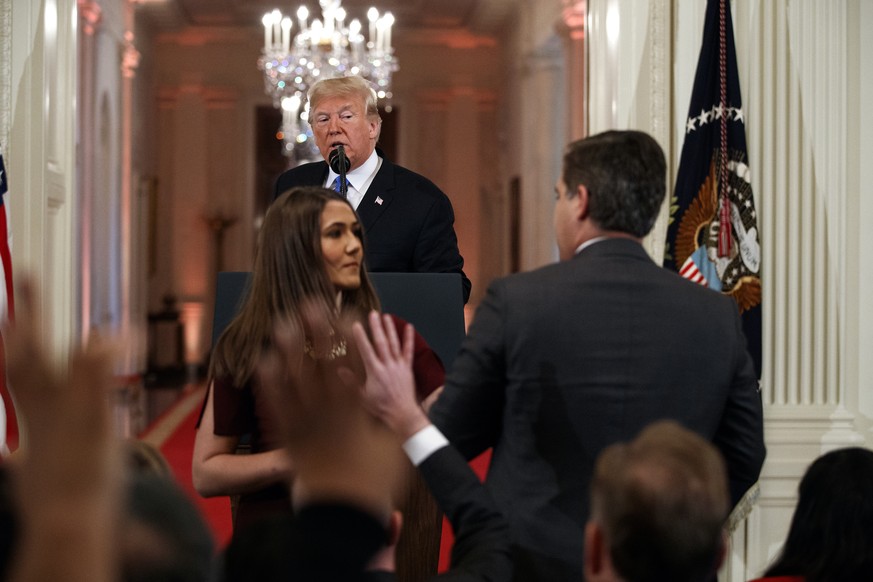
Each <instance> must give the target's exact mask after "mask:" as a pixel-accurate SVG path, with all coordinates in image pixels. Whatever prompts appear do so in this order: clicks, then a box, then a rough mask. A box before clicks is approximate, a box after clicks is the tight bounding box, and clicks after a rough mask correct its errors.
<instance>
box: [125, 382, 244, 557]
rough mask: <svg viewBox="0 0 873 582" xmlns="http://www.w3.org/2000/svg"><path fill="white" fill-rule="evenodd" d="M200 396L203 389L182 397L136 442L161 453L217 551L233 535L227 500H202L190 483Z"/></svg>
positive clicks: (202, 393) (222, 498) (201, 398)
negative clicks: (196, 510)
mask: <svg viewBox="0 0 873 582" xmlns="http://www.w3.org/2000/svg"><path fill="white" fill-rule="evenodd" d="M204 395H205V388H203V387H199V388H197V389H195V390H192V391H190V392H188V393H186V394H185V395H184V396H182V398H180V399H179V401H178V402H177V403H176V404H174V405H173V406H172V407H171V408H170V409H169V410H168V411H167V412H165V413H164V414H163V415H161V416H160V418H158V419H157V420H156V421H155V422H154V423H153V424H152V426H150V427H149V428H148V429H146V431H145V432H144V433H143V434H142V435H140V440H144V441H146V442H149V443H150V444H152V445H154V446H156V447H158V448H159V449H160V450H161V453H163V455H164V457H165V458H166V459H167V462H168V463H169V464H170V467H171V468H172V469H173V473H174V475H175V476H176V480H177V481H178V482H179V484H180V486H181V487H182V488H183V489H184V490H185V491H186V492H187V493H188V494H189V495H190V496H191V499H193V500H194V502H195V503H196V504H197V506H198V507H199V508H200V511H201V513H202V514H203V518H204V519H205V520H206V523H207V524H208V525H209V527H210V529H211V530H212V533H213V536H214V538H215V543H216V547H217V548H218V549H221V548H224V547H225V546H226V545H227V543H228V542H229V541H230V536H231V533H232V531H233V525H232V523H231V516H230V499H229V498H227V497H214V498H211V499H203V498H202V497H200V495H199V494H198V493H197V492H196V491H195V490H194V485H193V484H192V483H191V454H192V452H193V451H194V434H195V432H196V428H195V426H196V424H197V418H198V416H199V415H200V405H201V404H202V402H203V396H204Z"/></svg>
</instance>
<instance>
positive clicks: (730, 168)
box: [664, 0, 761, 378]
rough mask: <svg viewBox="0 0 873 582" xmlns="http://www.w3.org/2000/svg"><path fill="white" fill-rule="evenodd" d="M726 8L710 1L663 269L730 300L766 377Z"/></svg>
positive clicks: (755, 248) (754, 233)
mask: <svg viewBox="0 0 873 582" xmlns="http://www.w3.org/2000/svg"><path fill="white" fill-rule="evenodd" d="M745 120H746V117H745V111H744V110H743V101H742V98H741V95H740V78H739V70H738V67H737V57H736V47H735V45H734V32H733V23H732V21H731V8H730V1H729V0H707V4H706V20H705V22H704V26H703V41H702V43H701V47H700V57H699V60H698V62H697V72H696V74H695V77H694V86H693V89H692V92H691V104H690V106H689V107H688V118H687V120H686V123H685V141H684V143H683V145H682V156H681V158H680V160H679V172H678V175H677V176H676V188H675V191H674V193H673V197H672V199H671V201H670V224H669V226H668V229H667V249H666V252H665V255H664V266H665V267H667V268H670V269H673V270H675V271H677V272H679V273H680V274H681V275H682V276H683V277H686V278H687V279H689V280H690V281H693V282H695V283H698V284H700V285H704V286H706V287H709V288H710V289H713V290H715V291H718V292H720V293H724V294H726V295H730V296H731V297H733V298H734V299H735V300H736V302H737V306H738V307H739V310H740V313H741V314H742V317H743V331H744V332H745V335H746V340H747V342H748V348H749V353H750V354H751V355H752V359H753V360H754V361H755V368H756V371H757V373H758V377H759V378H760V377H761V243H760V241H761V237H760V231H759V230H758V224H757V220H758V215H757V211H756V210H755V199H754V196H753V194H752V183H751V179H750V168H749V165H750V164H749V157H748V154H747V149H746V125H745Z"/></svg>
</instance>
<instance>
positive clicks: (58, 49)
mask: <svg viewBox="0 0 873 582" xmlns="http://www.w3.org/2000/svg"><path fill="white" fill-rule="evenodd" d="M75 6H76V3H75V1H74V0H42V1H39V2H37V1H33V0H3V1H2V2H0V23H2V26H4V30H2V31H0V32H2V34H0V46H2V48H3V50H0V59H2V60H3V67H2V68H0V70H2V71H3V73H4V74H3V75H2V78H0V94H2V95H3V98H2V101H0V105H2V112H0V113H2V116H0V119H2V122H3V127H0V140H3V146H4V148H3V150H4V157H5V160H6V169H7V172H8V181H9V187H10V191H9V194H8V198H7V203H8V204H9V205H10V210H11V228H12V230H13V237H14V243H13V244H14V246H13V265H14V269H15V271H16V272H17V273H18V274H19V275H20V274H22V273H24V272H25V271H29V272H31V273H33V275H34V276H35V278H36V280H37V281H38V283H39V284H40V287H41V288H42V301H41V308H42V311H43V313H44V327H45V331H46V333H47V334H49V337H51V338H52V343H53V346H54V347H55V348H60V347H61V346H63V345H65V344H66V342H67V341H69V339H70V338H71V337H72V336H73V335H74V334H75V315H74V314H75V307H74V306H75V305H76V303H77V301H78V296H77V293H76V289H77V284H76V281H77V276H78V271H77V260H76V257H75V254H74V244H73V241H74V226H73V225H74V223H75V220H76V214H75V159H76V158H75V151H76V150H75V141H74V140H75V133H74V132H75V112H76V100H75V95H76V18H75V16H76V13H75Z"/></svg>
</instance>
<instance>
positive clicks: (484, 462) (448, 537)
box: [439, 449, 491, 572]
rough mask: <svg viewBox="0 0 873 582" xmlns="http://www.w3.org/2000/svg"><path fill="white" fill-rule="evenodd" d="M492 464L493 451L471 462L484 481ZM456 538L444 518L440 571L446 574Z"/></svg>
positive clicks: (489, 450) (488, 451)
mask: <svg viewBox="0 0 873 582" xmlns="http://www.w3.org/2000/svg"><path fill="white" fill-rule="evenodd" d="M490 462H491V449H488V450H487V451H485V452H484V453H482V454H481V455H479V456H478V457H476V458H475V459H473V460H472V461H470V466H471V467H472V468H473V471H475V472H476V474H477V475H479V479H480V480H482V481H484V480H485V475H487V474H488V464H489V463H490ZM454 540H455V536H453V535H452V526H450V525H449V521H448V520H447V519H445V518H443V536H442V540H441V541H440V565H439V571H440V572H445V571H446V570H448V569H449V563H450V561H451V553H452V544H453V543H454Z"/></svg>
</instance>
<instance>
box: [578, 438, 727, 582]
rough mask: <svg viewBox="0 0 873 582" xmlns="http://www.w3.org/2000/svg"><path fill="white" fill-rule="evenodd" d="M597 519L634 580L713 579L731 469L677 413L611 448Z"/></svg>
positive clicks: (600, 466)
mask: <svg viewBox="0 0 873 582" xmlns="http://www.w3.org/2000/svg"><path fill="white" fill-rule="evenodd" d="M591 501H592V504H591V507H592V520H594V521H596V522H598V523H599V524H600V526H601V528H602V529H603V531H604V535H605V539H606V542H607V545H608V547H609V553H610V557H611V559H612V564H613V566H614V567H615V570H616V571H617V572H618V573H619V574H620V575H621V576H622V578H624V579H625V580H627V581H628V582H656V581H659V580H671V581H674V582H680V581H688V582H690V581H695V580H701V581H702V580H708V579H710V578H711V577H712V576H713V575H714V574H715V570H716V568H717V566H718V562H719V559H720V557H721V551H722V549H723V525H724V521H725V519H726V518H727V514H728V504H729V501H728V486H727V471H726V469H725V464H724V460H723V459H722V458H721V455H720V454H719V452H718V451H717V450H716V449H715V447H714V446H713V445H712V444H711V443H709V442H707V441H706V440H704V439H703V438H701V437H700V436H698V435H696V434H694V433H693V432H691V431H689V430H686V429H684V428H682V427H681V426H679V425H678V424H676V423H675V422H672V421H660V422H657V423H654V424H652V425H650V426H649V427H648V428H646V429H645V430H643V432H642V433H640V435H639V436H638V437H637V438H636V439H634V440H633V441H632V442H630V443H618V444H614V445H612V446H610V447H608V448H606V449H605V450H604V451H603V453H601V455H600V457H598V460H597V465H596V467H595V473H594V480H593V482H592V486H591Z"/></svg>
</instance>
